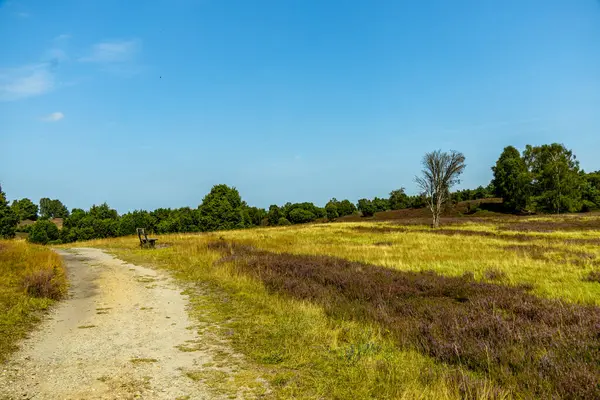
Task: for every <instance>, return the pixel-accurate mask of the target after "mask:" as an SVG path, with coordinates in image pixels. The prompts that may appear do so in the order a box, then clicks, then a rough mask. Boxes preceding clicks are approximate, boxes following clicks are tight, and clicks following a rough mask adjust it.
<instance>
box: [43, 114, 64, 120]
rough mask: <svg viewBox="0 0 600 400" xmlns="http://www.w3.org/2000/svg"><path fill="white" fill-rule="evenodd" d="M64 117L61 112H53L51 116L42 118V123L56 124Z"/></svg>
mask: <svg viewBox="0 0 600 400" xmlns="http://www.w3.org/2000/svg"><path fill="white" fill-rule="evenodd" d="M64 117H65V114H63V113H61V112H53V113H52V114H49V115H46V116H45V117H42V121H46V122H57V121H60V120H61V119H63V118H64Z"/></svg>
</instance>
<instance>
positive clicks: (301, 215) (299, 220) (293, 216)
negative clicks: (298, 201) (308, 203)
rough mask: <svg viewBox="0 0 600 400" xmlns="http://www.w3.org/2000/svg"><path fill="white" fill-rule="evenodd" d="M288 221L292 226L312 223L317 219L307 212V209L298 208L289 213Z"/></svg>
mask: <svg viewBox="0 0 600 400" xmlns="http://www.w3.org/2000/svg"><path fill="white" fill-rule="evenodd" d="M288 219H289V221H290V222H291V223H292V224H303V223H306V222H311V221H314V220H315V219H317V217H316V215H315V214H313V213H312V212H310V211H308V210H307V209H304V208H300V207H298V208H294V209H293V210H292V211H290V214H289V217H288Z"/></svg>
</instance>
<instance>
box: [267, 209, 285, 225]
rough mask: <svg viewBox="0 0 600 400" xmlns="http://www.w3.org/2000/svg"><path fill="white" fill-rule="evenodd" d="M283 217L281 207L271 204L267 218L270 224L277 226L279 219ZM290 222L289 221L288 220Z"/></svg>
mask: <svg viewBox="0 0 600 400" xmlns="http://www.w3.org/2000/svg"><path fill="white" fill-rule="evenodd" d="M281 217H282V215H281V210H280V208H279V207H278V206H277V205H275V204H271V205H270V206H269V212H268V213H267V220H268V221H269V225H271V226H275V225H277V224H278V223H279V219H280V218H281ZM288 222H289V221H288Z"/></svg>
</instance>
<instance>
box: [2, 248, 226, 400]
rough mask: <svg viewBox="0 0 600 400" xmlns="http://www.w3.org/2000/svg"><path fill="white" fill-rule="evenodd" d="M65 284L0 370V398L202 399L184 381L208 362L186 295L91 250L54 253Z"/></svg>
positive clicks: (194, 385)
mask: <svg viewBox="0 0 600 400" xmlns="http://www.w3.org/2000/svg"><path fill="white" fill-rule="evenodd" d="M59 253H60V254H61V255H62V256H63V258H64V260H65V262H66V265H67V270H68V273H69V279H70V284H71V289H70V297H69V298H68V299H67V300H65V301H63V302H61V303H60V304H59V305H58V306H57V307H56V308H55V309H54V311H53V312H52V313H51V315H50V316H48V318H47V319H45V321H44V322H43V323H42V324H41V326H40V329H38V330H36V331H35V332H33V333H32V334H31V337H30V338H29V339H27V340H25V341H24V342H23V343H22V346H21V348H22V350H21V351H20V352H18V353H17V354H16V355H15V356H14V357H13V359H12V361H10V362H9V363H8V364H6V365H3V366H0V368H1V369H0V399H130V398H144V399H178V398H179V399H205V398H214V396H212V395H209V394H208V393H207V392H206V391H205V390H204V388H203V387H202V385H201V384H200V383H199V382H196V381H193V380H191V379H190V378H188V377H187V376H186V375H185V372H186V371H190V370H198V369H201V367H202V364H203V363H205V362H207V361H209V360H210V356H209V355H207V354H206V353H204V352H202V351H180V350H178V346H185V347H188V348H189V347H190V346H194V343H199V342H198V341H199V337H198V335H197V334H196V330H195V329H192V325H193V322H192V321H191V320H190V319H189V318H188V314H187V312H186V307H187V304H188V299H187V296H185V295H182V294H181V290H182V289H181V288H180V287H177V285H176V284H175V282H174V281H173V280H172V279H171V278H169V276H168V275H167V274H166V273H163V272H159V271H155V270H151V269H148V268H144V267H140V266H136V265H132V264H127V263H125V262H122V261H120V260H118V259H116V258H113V257H112V256H110V255H108V254H106V253H104V252H102V251H101V250H98V249H83V248H81V249H73V250H71V251H69V252H67V251H59Z"/></svg>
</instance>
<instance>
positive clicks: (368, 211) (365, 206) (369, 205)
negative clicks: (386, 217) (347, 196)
mask: <svg viewBox="0 0 600 400" xmlns="http://www.w3.org/2000/svg"><path fill="white" fill-rule="evenodd" d="M357 208H358V211H360V212H361V214H362V216H363V217H372V216H373V215H374V214H375V211H376V208H375V205H374V204H373V202H372V201H371V200H368V199H360V200H359V201H358V207H357Z"/></svg>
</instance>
